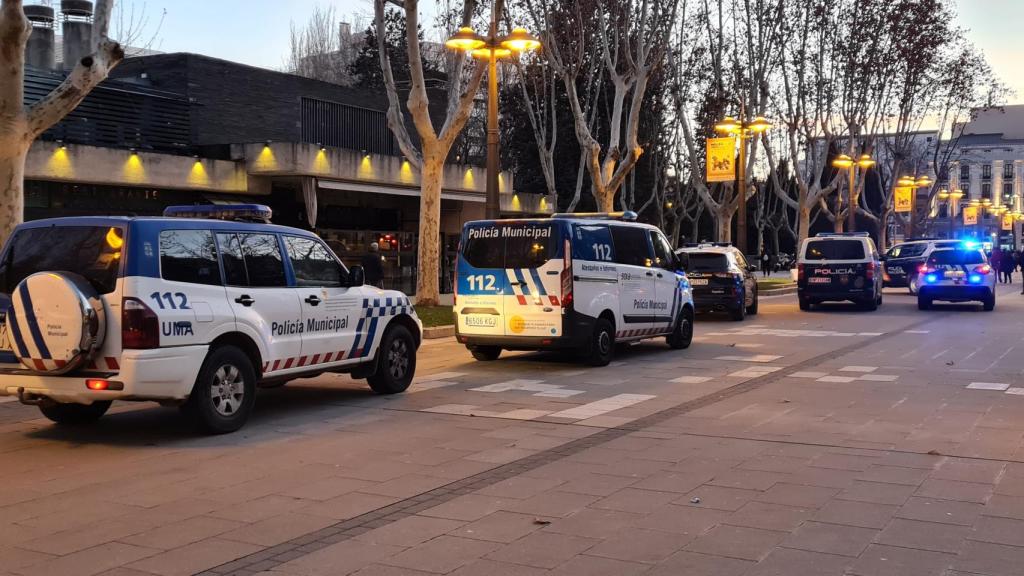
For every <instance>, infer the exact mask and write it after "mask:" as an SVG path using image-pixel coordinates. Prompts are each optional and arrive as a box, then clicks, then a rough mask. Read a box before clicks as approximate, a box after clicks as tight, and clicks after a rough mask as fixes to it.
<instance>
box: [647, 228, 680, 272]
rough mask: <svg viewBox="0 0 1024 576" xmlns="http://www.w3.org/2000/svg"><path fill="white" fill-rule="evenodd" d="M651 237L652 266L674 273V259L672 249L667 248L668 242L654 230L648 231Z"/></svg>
mask: <svg viewBox="0 0 1024 576" xmlns="http://www.w3.org/2000/svg"><path fill="white" fill-rule="evenodd" d="M648 233H649V234H650V236H651V245H652V246H654V265H655V266H658V267H659V268H664V269H665V270H670V271H673V272H674V271H675V269H676V259H675V254H673V253H672V249H671V248H669V245H668V240H665V237H664V236H662V235H661V232H658V231H656V230H648Z"/></svg>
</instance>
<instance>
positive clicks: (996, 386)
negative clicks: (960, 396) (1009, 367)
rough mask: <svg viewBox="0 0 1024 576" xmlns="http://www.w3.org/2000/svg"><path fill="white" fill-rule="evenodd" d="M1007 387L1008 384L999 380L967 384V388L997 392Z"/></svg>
mask: <svg viewBox="0 0 1024 576" xmlns="http://www.w3.org/2000/svg"><path fill="white" fill-rule="evenodd" d="M1009 387H1010V385H1009V384H1002V383H1000V382H971V383H970V384H968V385H967V388H968V389H970V390H997V391H999V392H1003V391H1005V390H1006V389H1007V388H1009Z"/></svg>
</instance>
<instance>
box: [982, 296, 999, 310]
mask: <svg viewBox="0 0 1024 576" xmlns="http://www.w3.org/2000/svg"><path fill="white" fill-rule="evenodd" d="M981 304H982V306H983V308H984V310H985V312H991V311H993V310H995V309H996V294H995V292H993V293H992V295H991V296H989V297H988V298H986V299H984V300H982V301H981Z"/></svg>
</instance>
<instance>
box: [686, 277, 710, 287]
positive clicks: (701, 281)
mask: <svg viewBox="0 0 1024 576" xmlns="http://www.w3.org/2000/svg"><path fill="white" fill-rule="evenodd" d="M690 284H691V285H693V286H707V285H708V279H707V278H694V279H693V280H690Z"/></svg>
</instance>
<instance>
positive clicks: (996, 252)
mask: <svg viewBox="0 0 1024 576" xmlns="http://www.w3.org/2000/svg"><path fill="white" fill-rule="evenodd" d="M988 263H989V265H990V266H991V267H992V270H994V271H995V272H996V274H997V276H996V279H997V280H999V282H1000V283H1002V281H1003V251H1002V250H1000V249H999V246H994V247H993V248H992V255H991V256H989V257H988Z"/></svg>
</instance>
